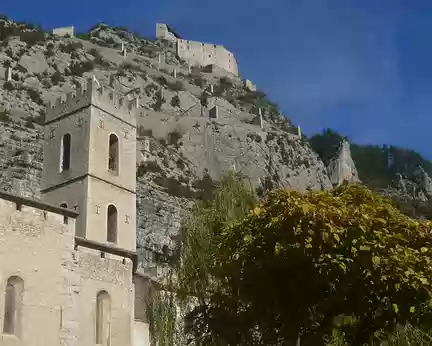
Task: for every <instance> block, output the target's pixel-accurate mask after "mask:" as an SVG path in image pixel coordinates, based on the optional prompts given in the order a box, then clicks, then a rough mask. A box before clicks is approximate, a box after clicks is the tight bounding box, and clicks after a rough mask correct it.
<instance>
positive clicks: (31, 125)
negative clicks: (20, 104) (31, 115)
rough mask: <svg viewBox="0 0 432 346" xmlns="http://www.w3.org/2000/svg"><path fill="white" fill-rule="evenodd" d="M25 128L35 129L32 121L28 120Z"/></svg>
mask: <svg viewBox="0 0 432 346" xmlns="http://www.w3.org/2000/svg"><path fill="white" fill-rule="evenodd" d="M24 126H25V127H27V128H29V129H34V128H35V126H34V123H33V120H32V119H27V120H26V122H25V123H24Z"/></svg>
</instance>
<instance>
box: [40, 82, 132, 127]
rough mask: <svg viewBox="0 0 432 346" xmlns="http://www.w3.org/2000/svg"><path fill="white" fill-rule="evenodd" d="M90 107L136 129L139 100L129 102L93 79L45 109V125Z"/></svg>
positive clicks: (126, 98) (125, 97)
mask: <svg viewBox="0 0 432 346" xmlns="http://www.w3.org/2000/svg"><path fill="white" fill-rule="evenodd" d="M90 105H92V106H95V107H97V108H100V109H102V110H103V111H105V112H107V113H110V114H112V115H113V116H115V117H117V118H120V119H121V120H123V121H125V122H126V123H128V124H130V125H132V126H134V127H136V115H137V112H138V108H139V99H138V98H134V99H132V100H130V99H129V98H128V97H127V96H123V95H121V94H119V93H117V92H115V91H113V90H112V89H104V87H103V86H99V85H98V83H96V82H95V80H94V79H92V78H89V79H88V80H87V84H86V87H85V88H83V87H82V85H78V86H77V88H76V90H75V91H72V92H70V93H67V94H66V99H64V97H63V96H62V97H59V98H58V99H57V100H55V102H51V103H50V104H49V105H48V106H47V108H46V115H45V123H46V124H48V123H51V122H54V121H56V120H57V119H59V118H62V117H64V116H66V115H68V114H70V113H74V112H76V111H79V110H81V109H84V108H86V107H89V106H90Z"/></svg>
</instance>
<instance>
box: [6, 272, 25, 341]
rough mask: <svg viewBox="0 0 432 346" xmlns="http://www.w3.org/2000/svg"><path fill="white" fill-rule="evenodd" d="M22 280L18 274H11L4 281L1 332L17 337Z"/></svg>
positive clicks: (22, 289)
mask: <svg viewBox="0 0 432 346" xmlns="http://www.w3.org/2000/svg"><path fill="white" fill-rule="evenodd" d="M23 292H24V281H23V279H21V278H20V277H18V276H11V277H10V278H9V279H8V281H7V283H6V292H5V293H6V295H5V305H4V316H3V333H4V334H11V335H15V336H17V337H19V336H20V335H21V309H22V299H23Z"/></svg>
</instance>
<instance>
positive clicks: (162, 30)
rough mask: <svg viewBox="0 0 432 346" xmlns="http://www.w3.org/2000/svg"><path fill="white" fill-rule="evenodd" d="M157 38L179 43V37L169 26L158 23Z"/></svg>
mask: <svg viewBox="0 0 432 346" xmlns="http://www.w3.org/2000/svg"><path fill="white" fill-rule="evenodd" d="M156 38H157V39H162V40H168V41H171V42H177V37H176V36H175V35H174V34H173V33H172V32H171V31H170V30H169V29H168V26H167V25H166V24H161V23H156Z"/></svg>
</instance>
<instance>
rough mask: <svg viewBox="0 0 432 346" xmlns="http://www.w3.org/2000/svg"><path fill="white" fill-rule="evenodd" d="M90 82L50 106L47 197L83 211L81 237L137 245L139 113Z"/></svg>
mask: <svg viewBox="0 0 432 346" xmlns="http://www.w3.org/2000/svg"><path fill="white" fill-rule="evenodd" d="M137 109H138V99H134V100H128V99H127V98H126V97H125V98H122V97H120V95H117V94H116V93H114V92H113V91H108V90H104V89H103V88H102V87H100V86H98V84H97V83H96V82H95V81H94V80H92V79H89V80H88V81H87V85H86V87H85V89H83V88H82V87H78V88H77V90H76V92H72V93H69V94H67V95H66V100H63V99H61V98H59V99H58V100H57V101H56V102H55V104H54V105H52V104H51V105H49V106H48V108H47V111H46V120H45V143H44V165H43V186H42V191H41V193H42V198H43V200H44V201H45V202H47V203H50V204H55V205H58V206H63V207H67V208H69V209H75V210H76V211H77V212H78V213H79V217H78V219H77V222H76V231H75V232H76V234H75V235H76V236H77V237H82V238H86V239H88V240H91V241H95V242H99V243H108V244H112V245H116V246H118V247H120V248H123V249H126V250H135V247H136V202H135V201H136V193H135V190H136V173H135V172H136V112H137Z"/></svg>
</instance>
